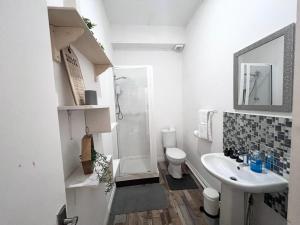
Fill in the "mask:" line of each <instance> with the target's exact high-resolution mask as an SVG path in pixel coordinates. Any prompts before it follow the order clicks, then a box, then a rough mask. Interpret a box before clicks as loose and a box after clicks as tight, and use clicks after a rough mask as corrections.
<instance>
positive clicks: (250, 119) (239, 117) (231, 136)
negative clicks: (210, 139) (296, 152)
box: [223, 112, 292, 217]
mask: <svg viewBox="0 0 300 225" xmlns="http://www.w3.org/2000/svg"><path fill="white" fill-rule="evenodd" d="M223 129H224V130H223V146H224V147H223V148H224V150H225V149H226V148H228V149H229V148H232V149H236V150H240V149H243V150H246V151H248V152H251V151H253V150H260V151H262V152H265V153H269V154H271V156H272V158H273V163H272V166H271V170H272V171H273V172H275V173H277V174H279V175H281V176H283V177H285V178H286V179H288V178H289V173H290V154H291V131H292V120H291V119H289V118H282V117H270V116H262V115H251V114H240V113H228V112H225V113H224V118H223ZM279 200H280V201H279ZM265 203H266V204H267V205H269V206H270V207H272V208H273V209H274V210H275V211H277V212H278V213H280V214H281V215H282V216H284V217H286V214H287V213H286V209H287V191H285V192H283V193H274V194H265Z"/></svg>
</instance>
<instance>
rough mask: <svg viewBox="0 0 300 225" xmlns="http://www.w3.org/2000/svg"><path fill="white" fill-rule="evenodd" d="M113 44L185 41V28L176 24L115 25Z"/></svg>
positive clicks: (113, 28) (113, 27)
mask: <svg viewBox="0 0 300 225" xmlns="http://www.w3.org/2000/svg"><path fill="white" fill-rule="evenodd" d="M111 36H112V37H111V38H112V39H111V41H112V43H113V44H174V43H184V42H185V29H184V28H183V27H176V26H134V25H130V26H129V25H128V26H125V25H124V26H122V25H113V26H112V34H111Z"/></svg>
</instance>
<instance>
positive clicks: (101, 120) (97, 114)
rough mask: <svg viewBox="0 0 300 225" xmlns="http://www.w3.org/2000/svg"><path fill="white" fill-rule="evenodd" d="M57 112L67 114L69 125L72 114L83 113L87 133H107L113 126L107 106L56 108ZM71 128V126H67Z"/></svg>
mask: <svg viewBox="0 0 300 225" xmlns="http://www.w3.org/2000/svg"><path fill="white" fill-rule="evenodd" d="M57 110H58V111H61V112H63V111H65V112H68V116H69V117H70V119H69V123H71V122H70V121H71V116H72V112H74V111H82V112H84V117H85V118H84V119H85V122H86V124H85V125H86V126H87V127H88V129H89V133H91V134H93V133H109V132H111V131H112V128H113V127H114V125H113V124H112V123H111V122H110V110H109V107H108V106H104V105H78V106H58V107H57ZM69 126H70V127H71V124H69Z"/></svg>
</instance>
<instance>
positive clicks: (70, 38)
mask: <svg viewBox="0 0 300 225" xmlns="http://www.w3.org/2000/svg"><path fill="white" fill-rule="evenodd" d="M48 16H49V25H50V34H51V43H52V54H53V59H54V60H56V61H58V62H61V57H60V50H61V49H63V48H65V47H67V46H69V45H70V44H72V45H73V46H74V47H76V48H77V49H78V50H79V51H80V52H81V53H82V54H83V55H85V56H86V57H87V59H88V60H89V61H91V62H92V63H93V64H94V71H95V76H98V75H100V74H101V73H103V72H104V71H105V70H106V69H107V68H109V67H112V63H111V62H110V60H109V58H108V57H107V55H106V54H105V52H104V50H103V49H102V47H101V46H100V45H99V43H98V42H97V40H96V38H95V37H94V35H93V34H92V32H91V31H90V30H89V28H88V27H87V26H86V24H85V22H84V21H83V19H82V18H81V16H80V14H79V13H78V12H77V10H76V9H74V8H69V7H48Z"/></svg>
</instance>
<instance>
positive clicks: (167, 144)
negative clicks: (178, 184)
mask: <svg viewBox="0 0 300 225" xmlns="http://www.w3.org/2000/svg"><path fill="white" fill-rule="evenodd" d="M161 132H162V141H163V147H164V148H165V150H166V151H165V152H166V157H167V160H168V162H169V166H168V172H169V174H170V175H171V176H172V177H173V178H176V179H180V178H182V170H181V164H182V163H184V162H185V159H186V154H185V152H184V151H183V150H181V149H179V148H177V147H176V145H177V142H176V130H175V129H174V128H168V129H163V130H162V131H161Z"/></svg>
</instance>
